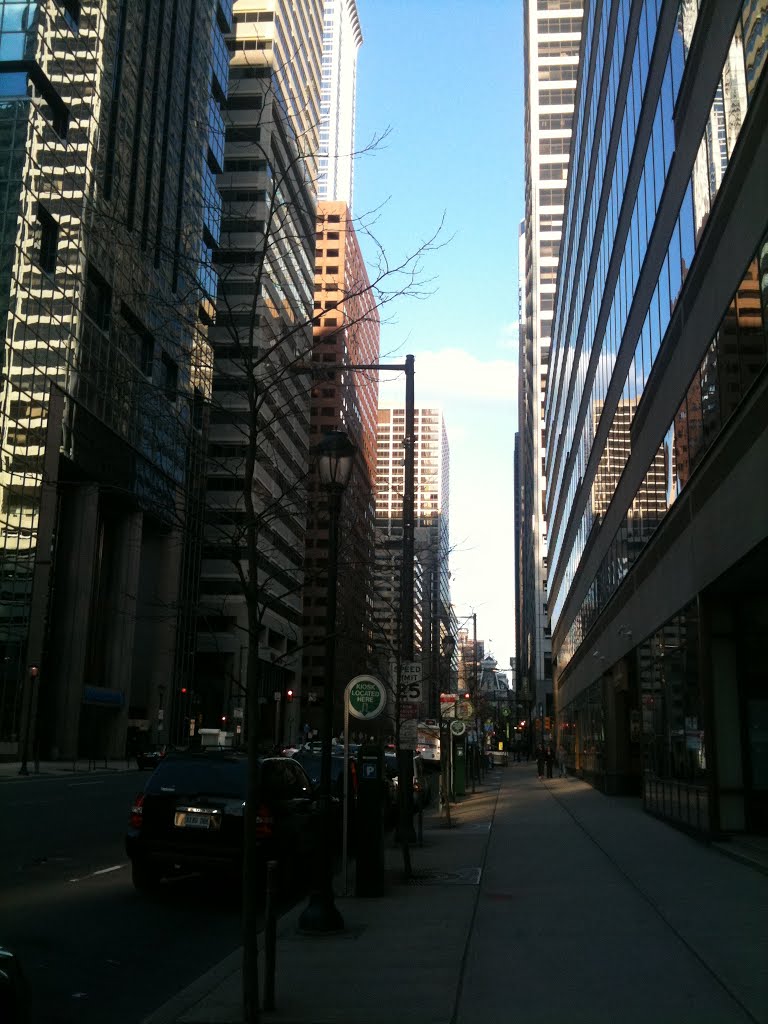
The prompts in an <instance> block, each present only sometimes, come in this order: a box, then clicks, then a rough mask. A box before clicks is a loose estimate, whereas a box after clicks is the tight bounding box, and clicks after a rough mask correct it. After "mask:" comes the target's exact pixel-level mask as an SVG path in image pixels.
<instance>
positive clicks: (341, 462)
mask: <svg viewBox="0 0 768 1024" xmlns="http://www.w3.org/2000/svg"><path fill="white" fill-rule="evenodd" d="M356 451H357V449H356V448H355V446H354V445H353V444H352V442H351V441H350V439H349V435H348V434H346V433H345V432H344V431H343V430H331V431H329V432H328V433H327V434H324V435H323V437H322V438H321V439H320V442H319V443H318V445H317V447H316V448H315V455H316V456H317V472H318V475H319V477H320V483H321V485H322V487H323V489H324V490H326V491H343V490H344V488H345V487H346V486H347V484H348V483H349V478H350V475H351V473H352V463H353V461H354V458H355V452H356Z"/></svg>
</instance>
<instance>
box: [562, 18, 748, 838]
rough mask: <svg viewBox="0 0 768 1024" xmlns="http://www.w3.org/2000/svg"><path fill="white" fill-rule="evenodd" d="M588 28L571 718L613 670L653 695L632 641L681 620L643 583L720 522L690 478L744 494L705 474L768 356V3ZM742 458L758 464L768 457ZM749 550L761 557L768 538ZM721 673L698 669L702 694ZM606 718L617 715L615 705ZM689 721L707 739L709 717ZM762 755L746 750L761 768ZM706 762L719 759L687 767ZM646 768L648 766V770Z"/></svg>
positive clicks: (579, 231) (575, 213)
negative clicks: (703, 509) (767, 187)
mask: <svg viewBox="0 0 768 1024" xmlns="http://www.w3.org/2000/svg"><path fill="white" fill-rule="evenodd" d="M588 18H589V21H590V24H591V23H592V21H594V24H595V29H594V31H586V30H585V40H584V50H583V52H582V55H581V77H580V90H579V93H578V96H579V100H578V104H577V111H576V114H575V119H574V133H575V135H576V138H577V140H578V149H579V154H580V157H579V162H578V165H577V167H576V168H575V169H574V171H572V175H571V181H570V183H569V191H568V205H567V215H566V218H565V224H564V231H563V242H562V249H561V265H560V277H559V287H558V291H557V298H556V302H555V311H554V323H553V331H552V354H551V360H550V373H549V379H548V383H547V397H546V442H547V493H546V512H547V520H548V525H549V541H550V588H549V595H550V613H551V616H552V630H553V646H554V651H555V656H556V660H557V670H556V676H557V680H558V687H557V688H558V690H559V691H561V700H560V706H561V707H562V708H563V721H564V722H566V723H571V722H572V720H575V719H576V716H575V715H574V714H572V712H573V711H574V710H575V709H577V707H578V706H579V702H580V701H582V700H583V697H582V696H581V694H582V693H586V692H587V689H585V687H592V686H595V687H597V690H598V691H599V692H600V693H601V697H600V703H601V706H603V704H604V695H602V690H601V686H602V683H601V682H600V680H601V678H602V680H603V681H604V680H605V679H606V678H608V676H609V675H610V673H614V677H613V678H614V682H616V687H617V688H618V689H621V685H622V684H621V683H620V682H618V680H620V679H627V678H628V679H629V683H628V684H627V686H628V688H627V690H626V692H628V693H629V694H630V696H631V695H632V694H633V693H634V694H635V696H637V694H638V692H639V691H638V689H637V687H638V685H640V684H639V683H638V678H639V677H642V676H643V672H644V671H645V669H644V668H643V665H644V662H643V660H642V658H643V657H645V656H644V655H641V653H640V648H637V649H636V648H635V647H634V646H633V643H634V644H635V645H636V644H637V643H638V642H639V641H640V639H641V637H640V636H638V629H640V630H641V631H642V632H643V634H645V632H646V631H648V630H647V627H649V626H650V625H652V624H653V625H654V627H655V630H658V629H664V628H668V626H667V625H666V624H668V623H669V622H671V621H672V620H673V618H674V616H672V615H664V614H663V610H664V597H666V594H663V595H661V597H660V595H659V594H658V593H654V592H653V590H652V589H651V585H650V583H649V584H647V588H648V589H644V582H643V581H645V580H648V579H649V578H650V576H651V575H654V576H655V575H656V574H658V573H660V574H661V575H662V576H663V573H664V569H665V561H664V560H663V559H661V557H660V555H659V554H657V552H661V551H662V550H665V549H666V550H674V549H673V548H670V545H671V543H672V542H671V539H669V538H671V537H672V536H680V535H681V531H685V530H687V531H688V532H690V533H691V535H692V536H693V534H694V533H695V531H696V530H697V529H703V527H702V526H701V525H700V524H701V523H703V522H704V518H703V514H702V518H700V519H699V520H697V521H693V520H689V521H688V524H687V525H686V526H685V527H683V525H682V522H683V518H684V516H685V515H686V514H688V515H689V516H693V515H694V509H693V507H692V506H691V502H693V501H695V500H696V499H695V498H694V497H693V496H691V497H690V498H688V500H686V502H685V506H684V509H678V508H677V506H678V504H679V503H680V502H681V500H682V499H684V498H686V496H687V488H689V487H691V486H692V482H694V481H697V482H698V488H699V491H698V492H697V493H701V490H700V489H701V488H702V487H709V488H710V489H711V490H710V491H707V493H708V494H712V495H715V496H716V497H715V499H713V500H722V501H726V499H727V496H728V494H729V493H733V500H734V501H735V500H737V498H736V495H737V492H735V491H734V492H730V491H729V490H728V487H730V486H733V487H735V486H736V484H735V483H729V484H726V483H725V482H724V479H723V478H722V475H719V471H716V470H714V469H708V467H709V466H711V465H712V464H713V463H712V460H714V459H716V458H717V456H716V452H717V450H718V448H719V447H721V446H723V445H726V444H732V443H735V442H732V441H731V437H732V436H733V435H734V432H736V433H737V432H738V430H739V424H740V423H741V421H742V420H743V419H748V418H749V417H751V416H757V415H758V413H757V412H755V411H752V409H753V406H754V405H755V403H756V402H757V403H758V404H759V395H760V393H761V391H760V389H761V388H764V386H765V378H766V365H767V364H768V291H767V290H766V280H767V279H766V277H765V263H766V253H767V252H768V250H767V249H766V240H767V238H768V236H767V235H766V232H767V231H768V216H767V215H766V211H765V202H764V196H763V194H762V193H763V192H764V190H762V191H761V189H760V188H759V187H758V186H757V184H756V182H757V178H758V176H759V175H760V174H761V173H764V171H765V168H764V165H763V163H762V161H763V160H764V156H763V152H762V149H761V143H760V140H761V139H762V138H763V136H764V134H765V131H766V116H765V100H764V96H765V75H764V63H765V53H766V47H765V25H766V20H767V19H768V12H767V11H766V5H765V4H764V3H757V2H754V0H752V2H748V3H733V4H708V3H706V2H701V3H698V4H697V3H695V2H692V0H682V2H674V3H666V2H658V0H645V2H636V3H630V2H629V0H625V2H615V3H608V2H606V3H600V4H593V5H591V6H590V9H589V14H587V13H585V21H586V20H587V19H588ZM752 182H755V184H754V185H752V184H751V183H752ZM747 223H748V225H749V226H748V229H745V228H743V227H742V224H747ZM737 225H738V227H737ZM734 237H737V238H738V239H739V241H738V244H734V241H733V239H734ZM737 454H738V456H739V458H741V457H743V458H744V459H745V460H748V459H751V458H753V457H756V449H755V447H754V445H752V444H750V446H749V447H748V450H747V451H746V452H737ZM736 461H737V463H738V459H737V460H736ZM766 468H768V467H766ZM697 471H698V472H697ZM707 473H709V474H710V482H709V483H708V484H705V483H704V482H703V481H705V480H706V479H707ZM697 507H698V506H697ZM673 509H674V510H675V511H676V515H675V516H674V517H673V516H671V515H670V513H671V511H672V510H673ZM668 519H669V520H672V521H674V526H668ZM673 531H674V533H673ZM744 542H745V543H746V538H745V539H744ZM691 543H693V541H691ZM730 543H731V541H729V542H728V544H730ZM752 543H753V544H756V545H757V549H759V546H760V544H761V543H762V539H761V536H760V530H759V528H757V532H756V534H755V536H754V537H753V539H752ZM728 544H726V543H724V544H723V545H722V548H721V550H720V553H719V555H718V556H717V557H716V558H712V559H711V560H710V564H711V565H712V564H714V563H715V562H717V561H718V558H719V559H720V561H721V562H722V564H721V570H722V572H723V573H725V571H726V570H728V571H730V570H731V569H732V566H730V565H729V564H728V558H727V556H726V554H725V551H726V548H727V547H728ZM754 550H755V548H754V547H753V551H754ZM699 558H701V559H702V560H704V561H706V557H705V554H704V551H703V549H700V548H699V547H695V548H692V550H691V558H690V559H689V567H690V571H691V576H692V577H693V576H695V574H696V572H698V571H699V570H698V569H697V568H696V567H697V565H698V562H697V559H699ZM669 564H670V565H671V558H670V562H669ZM712 572H713V573H714V569H712ZM705 578H706V572H705V571H704V570H703V569H702V570H701V581H702V583H703V582H704V581H705ZM719 578H723V577H718V575H717V574H716V573H715V574H714V578H713V579H710V581H709V582H710V583H711V584H712V585H714V583H715V581H716V580H717V579H719ZM676 583H677V584H678V585H679V586H680V603H679V605H678V611H677V614H682V613H681V612H680V611H679V609H681V608H682V606H683V604H684V603H685V602H684V601H683V598H684V597H685V596H686V591H685V588H684V587H683V586H682V581H681V579H680V577H677V579H676ZM654 586H658V582H657V583H655V584H654ZM673 589H674V588H671V590H673ZM671 590H670V593H671ZM654 599H656V600H657V604H658V608H657V617H658V619H659V621H657V622H656V623H654V622H653V620H654V615H653V613H652V612H651V610H650V609H651V605H652V603H653V601H654ZM687 599H688V603H687V604H686V607H688V605H690V602H691V601H693V600H701V591H700V588H699V587H698V586H697V585H695V584H694V582H693V580H691V581H689V586H688V590H687ZM670 600H671V598H670ZM641 604H644V605H645V611H644V612H643V614H642V615H640V614H639V613H638V615H637V617H636V620H635V621H634V622H633V621H630V619H631V618H632V616H631V615H629V613H628V612H627V611H626V609H628V608H634V607H635V606H636V605H637V606H638V607H639V606H640V605H641ZM621 608H624V609H625V611H624V612H623V613H621V611H620V609H621ZM694 610H695V605H694ZM667 611H668V612H675V609H674V608H668V609H667ZM697 614H698V613H697ZM705 618H706V616H705ZM686 621H688V622H690V621H692V620H691V614H690V612H688V613H686ZM641 623H643V625H641ZM665 623H666V624H665ZM609 624H610V626H609ZM609 628H610V637H611V639H610V642H609V641H608V639H607V638H606V630H608V629H609ZM689 633H690V636H693V637H695V642H694V641H691V640H690V638H689V641H688V642H687V649H688V650H689V655H688V661H687V665H688V668H689V670H690V666H691V665H692V664H694V660H692V659H693V658H694V657H695V659H698V660H696V662H695V663H696V664H697V665H698V664H699V661H700V660H701V659H700V646H701V644H702V643H704V642H705V641H704V640H702V639H701V634H702V631H700V630H698V629H696V630H693V631H689ZM694 648H695V650H694ZM623 652H628V653H623ZM690 652H693V653H690ZM619 656H622V657H626V658H627V659H629V661H631V663H632V667H631V670H629V671H627V664H626V663H625V661H621V662H618V661H617V660H616V659H617V657H619ZM705 664H706V663H705ZM617 666H619V667H617ZM707 671H708V670H707V668H706V667H705V668H703V669H701V671H699V669H698V668H697V669H696V675H697V680H698V685H699V687H700V691H699V703H700V698H701V692H702V691H701V687H705V686H706V676H707ZM638 674H639V675H638ZM744 685H746V684H744ZM641 688H642V687H641ZM638 699H639V698H638ZM628 700H630V703H631V699H630V698H628ZM695 703H696V701H694V704H695ZM566 708H570V711H567V710H566ZM614 710H615V709H614ZM629 710H631V711H632V712H633V713H636V714H637V715H639V716H640V717H639V718H638V719H634V718H633V719H632V721H633V722H634V723H635V724H637V723H638V722H639V725H638V728H637V730H636V733H633V735H634V736H635V739H636V740H637V742H640V739H641V738H642V739H643V740H644V741H645V742H648V743H650V744H651V746H652V747H653V750H654V759H653V765H650V763H649V762H648V760H647V759H646V760H645V761H643V762H642V763H643V765H644V767H645V769H647V770H649V771H652V772H654V773H658V772H661V773H670V772H672V770H673V767H674V766H675V765H676V764H677V763H678V762H677V761H676V759H675V758H676V755H675V753H674V749H673V748H674V744H673V743H672V740H671V739H670V737H671V736H672V734H673V733H674V732H676V731H677V728H678V726H677V725H676V724H668V728H667V729H666V735H667V740H666V741H665V742H666V746H665V749H664V751H663V753H662V752H661V750H660V748H659V741H658V737H659V733H658V730H656V729H655V728H654V729H651V730H650V731H649V730H647V729H646V728H645V726H646V724H647V722H646V719H645V718H643V715H644V714H645V710H644V709H643V708H641V707H640V705H639V703H636V704H635V705H634V706H633V707H631V708H629V706H628V711H627V713H629ZM603 712H604V713H605V714H606V715H607V717H608V718H610V714H609V712H610V708H606V707H605V706H603ZM683 718H684V719H685V720H687V721H688V722H689V724H690V723H691V722H694V721H695V722H696V723H697V725H696V731H703V725H702V719H701V710H700V707H699V709H698V710H697V709H696V708H693V709H692V710H689V712H687V713H685V714H684V715H683ZM670 722H671V719H670ZM617 727H618V726H617V723H616V722H615V721H614V722H613V728H617ZM592 731H594V730H592ZM609 731H610V730H609ZM654 737H655V738H654ZM709 738H710V739H711V737H709ZM614 740H615V737H614ZM634 742H635V740H632V743H634ZM705 747H706V741H704V740H702V751H703V750H704V749H705ZM644 749H645V748H644ZM753 754H754V751H753V752H752V754H749V755H748V754H747V753H745V754H744V758H745V760H744V763H745V765H746V764H747V763H748V762H749V757H751V756H753ZM754 756H757V755H754ZM628 757H629V755H628ZM633 757H634V754H633ZM678 760H679V759H678ZM585 763H586V762H585ZM706 763H707V759H706V757H705V756H704V754H703V752H702V755H701V757H700V758H699V760H698V762H697V765H696V767H695V770H694V769H691V771H690V772H689V773H688V774H689V776H690V777H691V778H694V777H697V776H698V774H699V773H702V772H705V770H706ZM749 763H750V764H751V762H749ZM640 764H641V760H640V758H637V759H635V760H634V761H633V765H634V767H633V769H632V771H639V770H640V769H639V767H638V766H639V765H640ZM686 764H688V760H686ZM623 770H624V769H623ZM750 770H751V769H750ZM745 771H746V769H745ZM625 772H626V773H630V774H631V772H630V769H629V767H627V766H625ZM750 799H751V798H750ZM712 820H713V819H710V818H709V817H708V816H707V817H706V821H707V825H706V827H710V825H711V824H712Z"/></svg>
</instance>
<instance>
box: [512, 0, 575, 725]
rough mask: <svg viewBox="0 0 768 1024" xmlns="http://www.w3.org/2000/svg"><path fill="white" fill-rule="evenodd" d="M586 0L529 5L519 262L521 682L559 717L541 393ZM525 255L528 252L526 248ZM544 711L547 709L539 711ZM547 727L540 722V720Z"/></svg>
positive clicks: (536, 700) (537, 703) (534, 698)
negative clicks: (555, 709) (554, 694)
mask: <svg viewBox="0 0 768 1024" xmlns="http://www.w3.org/2000/svg"><path fill="white" fill-rule="evenodd" d="M581 19H582V5H581V3H580V2H574V0H537V2H536V3H533V2H532V0H526V4H525V222H524V229H523V232H522V234H521V241H522V242H524V259H523V258H521V260H520V274H521V289H520V290H521V294H522V301H523V308H522V311H521V317H520V354H519V373H520V381H519V388H518V402H519V407H518V426H519V453H518V457H519V468H520V471H521V475H520V485H521V490H520V493H519V495H518V500H519V501H520V519H519V522H520V526H521V529H522V534H521V537H520V538H519V550H520V555H521V558H520V567H519V571H520V574H521V580H520V606H519V608H518V609H517V612H518V623H517V635H518V651H517V659H518V661H517V664H518V671H519V675H518V686H519V687H520V690H521V692H524V693H527V695H528V697H529V699H530V700H531V701H532V702H533V704H534V707H535V708H536V709H537V713H538V709H540V710H541V714H543V715H545V716H550V715H551V713H552V644H551V639H550V631H549V609H548V596H547V584H548V561H547V559H548V543H547V521H546V515H545V511H544V490H545V487H546V480H545V476H544V461H545V456H546V447H545V441H544V394H545V387H546V383H547V372H548V366H549V353H550V343H551V333H552V310H553V308H554V300H555V285H556V282H557V272H558V265H559V256H560V239H561V236H562V227H563V216H564V210H565V189H566V185H567V181H568V172H569V153H570V148H571V134H572V130H571V129H572V121H573V110H574V102H575V94H576V78H577V73H578V66H579V48H580V42H581ZM521 255H522V254H521ZM539 717H541V715H540V716H539ZM540 728H543V723H540Z"/></svg>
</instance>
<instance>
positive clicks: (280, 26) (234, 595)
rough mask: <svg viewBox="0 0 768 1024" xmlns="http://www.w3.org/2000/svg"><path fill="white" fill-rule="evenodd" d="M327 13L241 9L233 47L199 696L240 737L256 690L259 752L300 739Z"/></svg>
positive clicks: (278, 3) (292, 5)
mask: <svg viewBox="0 0 768 1024" xmlns="http://www.w3.org/2000/svg"><path fill="white" fill-rule="evenodd" d="M322 8H323V5H322V0H299V2H291V0H237V2H236V3H235V5H234V33H233V35H232V36H230V38H229V40H228V45H229V50H230V67H229V88H228V91H227V96H226V102H225V104H224V117H225V124H226V145H225V152H224V168H223V174H221V175H219V178H218V186H219V189H220V191H221V196H222V204H223V206H222V223H221V245H220V247H219V249H218V251H217V252H216V254H215V259H216V263H217V269H218V273H219V298H218V302H217V311H216V322H215V325H214V326H213V327H212V328H211V332H210V338H211V341H212V344H213V351H214V379H213V408H212V410H211V428H210V444H209V448H208V456H209V458H208V481H207V487H208V498H207V513H208V514H207V522H206V544H205V551H204V560H203V565H202V569H201V586H200V617H199V623H198V625H199V629H198V657H197V673H196V682H195V694H196V696H195V699H196V700H199V701H201V702H202V704H201V707H200V711H199V712H198V713H202V715H203V722H204V723H205V724H210V725H214V724H218V723H219V721H220V720H221V718H223V719H224V721H225V723H226V725H227V727H228V730H229V731H230V732H233V733H235V734H236V733H237V730H238V729H239V728H241V722H242V721H243V714H244V711H243V699H244V695H245V692H246V686H247V683H248V680H249V679H250V682H251V685H252V686H253V687H255V688H256V691H257V693H258V707H257V708H253V707H251V709H250V712H252V714H253V716H254V717H253V718H252V721H254V722H255V723H257V726H258V729H259V732H260V738H261V739H264V740H265V741H266V740H272V741H274V739H275V738H276V735H277V734H278V733H283V732H287V733H291V734H295V732H296V731H297V730H298V728H299V723H298V702H294V703H293V704H292V705H290V706H287V700H286V697H287V694H288V691H289V690H291V691H298V689H299V684H300V681H301V667H302V666H301V662H302V654H301V651H302V614H303V612H302V597H301V590H302V586H303V581H304V570H303V560H304V540H305V528H306V498H307V495H306V476H307V470H308V464H309V393H310V380H309V375H308V374H307V373H300V372H298V370H299V369H300V368H301V366H304V367H305V368H306V367H307V366H308V364H309V358H310V354H311V350H312V287H313V267H314V248H315V207H316V198H315V192H314V182H315V180H316V172H317V167H316V162H317V149H318V126H319V123H320V54H321V46H322ZM275 694H277V695H278V699H275V696H274V695H275ZM294 718H295V721H294Z"/></svg>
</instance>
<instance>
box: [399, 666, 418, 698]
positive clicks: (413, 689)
mask: <svg viewBox="0 0 768 1024" xmlns="http://www.w3.org/2000/svg"><path fill="white" fill-rule="evenodd" d="M421 676H422V671H421V662H420V661H404V662H403V664H402V665H401V666H400V686H399V688H398V696H399V699H400V703H401V704H420V703H421V700H422V697H421Z"/></svg>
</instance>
